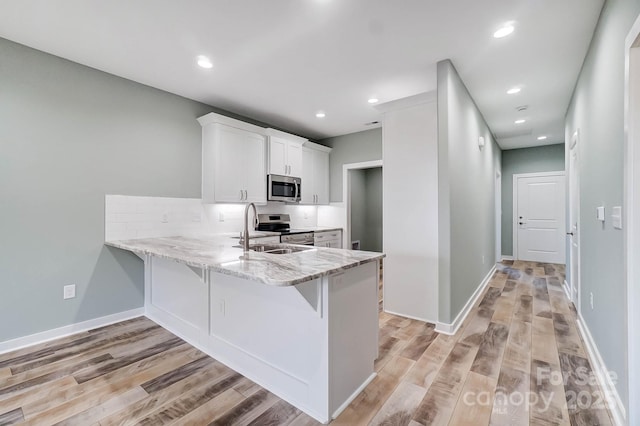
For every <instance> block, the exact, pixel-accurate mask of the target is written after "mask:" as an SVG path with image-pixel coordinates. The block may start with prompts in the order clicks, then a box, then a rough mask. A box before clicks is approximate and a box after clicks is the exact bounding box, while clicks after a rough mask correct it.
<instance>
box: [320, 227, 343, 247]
mask: <svg viewBox="0 0 640 426" xmlns="http://www.w3.org/2000/svg"><path fill="white" fill-rule="evenodd" d="M313 245H314V246H317V247H331V248H342V231H340V230H337V231H321V232H315V233H314V234H313Z"/></svg>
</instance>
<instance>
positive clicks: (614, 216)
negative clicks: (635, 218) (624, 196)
mask: <svg viewBox="0 0 640 426" xmlns="http://www.w3.org/2000/svg"><path fill="white" fill-rule="evenodd" d="M611 210H612V213H611V221H612V224H613V227H614V228H615V229H622V207H621V206H615V207H613V208H612V209H611Z"/></svg>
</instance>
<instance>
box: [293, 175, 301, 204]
mask: <svg viewBox="0 0 640 426" xmlns="http://www.w3.org/2000/svg"><path fill="white" fill-rule="evenodd" d="M294 184H295V185H296V195H295V197H294V198H295V199H296V201H300V198H299V194H300V187H299V186H298V181H297V180H296V181H295V182H294Z"/></svg>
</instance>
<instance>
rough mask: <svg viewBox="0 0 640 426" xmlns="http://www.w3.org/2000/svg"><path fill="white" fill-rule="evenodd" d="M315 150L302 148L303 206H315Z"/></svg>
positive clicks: (301, 201)
mask: <svg viewBox="0 0 640 426" xmlns="http://www.w3.org/2000/svg"><path fill="white" fill-rule="evenodd" d="M313 151H314V150H313V149H311V148H306V147H303V148H302V176H301V178H302V194H301V195H302V197H301V198H302V199H301V200H300V203H301V204H314V201H315V193H316V192H315V178H314V176H313V169H314V157H313Z"/></svg>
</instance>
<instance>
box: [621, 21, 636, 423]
mask: <svg viewBox="0 0 640 426" xmlns="http://www.w3.org/2000/svg"><path fill="white" fill-rule="evenodd" d="M638 120H640V16H638V17H637V18H636V20H635V22H634V24H633V26H632V27H631V30H630V31H629V33H628V34H627V37H626V39H625V76H624V154H625V155H624V158H625V160H624V192H623V194H624V195H623V197H624V199H623V205H624V211H623V215H622V227H623V244H624V245H623V250H624V251H623V258H624V264H625V265H624V266H625V271H626V273H625V277H624V279H625V284H626V292H627V365H628V369H629V371H628V380H629V389H628V395H629V401H630V403H629V404H628V417H627V420H628V424H640V408H639V407H638V406H637V405H634V404H633V403H631V401H638V400H640V342H639V341H638V336H637V330H638V329H639V328H640V279H639V277H638V273H639V272H640V271H638V269H639V268H638V266H637V265H638V264H639V262H640V221H638V219H637V217H636V216H637V215H638V213H639V212H640V148H639V147H640V123H638ZM634 212H635V213H634ZM634 214H635V216H634Z"/></svg>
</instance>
